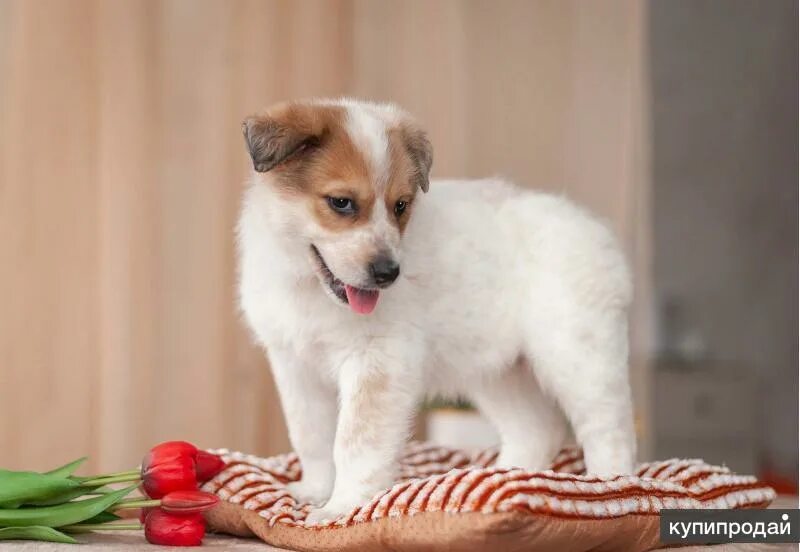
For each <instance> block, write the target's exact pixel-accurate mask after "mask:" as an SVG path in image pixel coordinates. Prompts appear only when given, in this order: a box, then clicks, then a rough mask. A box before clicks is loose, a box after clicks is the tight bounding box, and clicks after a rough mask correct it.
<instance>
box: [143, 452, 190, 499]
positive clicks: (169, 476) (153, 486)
mask: <svg viewBox="0 0 800 552" xmlns="http://www.w3.org/2000/svg"><path fill="white" fill-rule="evenodd" d="M148 456H151V455H148ZM147 460H148V457H145V463H143V464H142V487H144V492H145V493H146V494H147V496H149V497H150V498H161V497H162V496H164V495H166V494H168V493H171V492H173V491H191V490H194V489H196V488H197V475H196V473H195V462H194V459H193V458H191V457H187V456H183V457H171V458H168V459H167V460H164V461H159V459H158V458H156V457H155V456H153V457H152V458H151V459H150V462H149V463H148V462H147Z"/></svg>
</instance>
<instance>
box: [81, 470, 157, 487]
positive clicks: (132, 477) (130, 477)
mask: <svg viewBox="0 0 800 552" xmlns="http://www.w3.org/2000/svg"><path fill="white" fill-rule="evenodd" d="M141 478H142V475H141V474H140V473H139V472H135V473H128V474H124V475H115V476H111V477H97V478H95V479H85V480H83V481H81V483H80V485H81V487H99V486H101V485H109V484H111V483H125V482H128V481H139V480H140V479H141Z"/></svg>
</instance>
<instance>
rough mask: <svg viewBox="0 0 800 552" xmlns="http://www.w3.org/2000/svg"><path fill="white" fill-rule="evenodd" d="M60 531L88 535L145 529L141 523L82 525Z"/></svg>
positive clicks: (71, 526)
mask: <svg viewBox="0 0 800 552" xmlns="http://www.w3.org/2000/svg"><path fill="white" fill-rule="evenodd" d="M58 529H59V531H67V532H69V533H88V532H89V531H138V530H139V529H144V525H142V524H141V523H96V524H91V523H82V524H80V525H67V526H65V527H59V528H58Z"/></svg>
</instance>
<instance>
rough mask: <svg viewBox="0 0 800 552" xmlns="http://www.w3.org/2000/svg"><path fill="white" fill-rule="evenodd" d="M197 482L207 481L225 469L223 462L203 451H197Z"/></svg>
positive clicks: (214, 455)
mask: <svg viewBox="0 0 800 552" xmlns="http://www.w3.org/2000/svg"><path fill="white" fill-rule="evenodd" d="M195 461H196V463H197V480H198V481H199V482H201V483H203V482H205V481H208V480H209V479H211V478H212V477H214V476H215V475H217V474H218V473H219V472H221V471H222V470H223V469H224V468H225V461H224V460H223V459H222V458H220V457H219V456H217V455H216V454H211V453H210V452H206V451H204V450H199V451H197V457H196V460H195Z"/></svg>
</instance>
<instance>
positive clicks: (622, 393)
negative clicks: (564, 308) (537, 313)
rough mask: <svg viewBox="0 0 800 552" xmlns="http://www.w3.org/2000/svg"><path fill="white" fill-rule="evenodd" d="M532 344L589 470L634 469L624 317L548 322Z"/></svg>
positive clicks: (539, 370) (542, 375) (617, 471)
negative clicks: (559, 322) (581, 449)
mask: <svg viewBox="0 0 800 552" xmlns="http://www.w3.org/2000/svg"><path fill="white" fill-rule="evenodd" d="M536 334H537V335H536V338H535V339H533V340H532V341H531V346H532V347H533V357H534V359H535V361H534V369H535V371H536V374H537V376H538V380H539V381H540V382H541V383H542V385H543V386H544V388H545V389H546V390H547V392H548V393H549V394H552V396H553V397H554V398H555V399H556V400H557V401H558V403H559V404H560V405H561V407H562V408H563V409H564V412H565V413H566V415H567V418H568V419H569V421H570V422H571V424H572V428H573V430H574V432H575V437H576V439H577V440H578V442H579V443H580V444H581V446H582V447H583V453H584V459H585V462H586V471H587V472H588V473H590V474H593V475H615V474H625V473H631V472H632V471H633V465H634V456H635V452H636V439H635V433H634V429H633V407H632V403H631V391H630V383H629V381H628V344H627V322H626V319H625V316H624V313H621V312H619V313H604V314H603V315H600V316H594V317H592V316H587V317H586V318H584V319H582V321H581V322H580V323H576V324H574V325H561V324H550V325H547V326H546V327H543V328H540V329H539V331H538V332H536Z"/></svg>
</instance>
